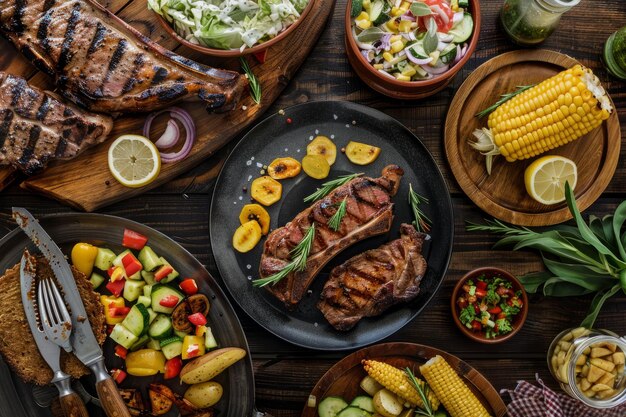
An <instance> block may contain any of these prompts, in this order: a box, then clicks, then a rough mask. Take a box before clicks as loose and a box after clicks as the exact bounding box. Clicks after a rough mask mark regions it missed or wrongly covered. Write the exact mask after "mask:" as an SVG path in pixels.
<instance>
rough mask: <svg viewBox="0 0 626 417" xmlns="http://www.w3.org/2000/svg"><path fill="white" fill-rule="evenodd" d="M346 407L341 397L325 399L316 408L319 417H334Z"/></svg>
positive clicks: (346, 404)
mask: <svg viewBox="0 0 626 417" xmlns="http://www.w3.org/2000/svg"><path fill="white" fill-rule="evenodd" d="M346 407H348V403H347V402H345V401H344V399H343V398H341V397H326V398H324V399H323V400H322V401H321V402H320V405H319V406H318V407H317V414H318V415H319V417H336V416H337V414H339V412H340V411H341V410H343V409H344V408H346ZM355 408H356V407H355Z"/></svg>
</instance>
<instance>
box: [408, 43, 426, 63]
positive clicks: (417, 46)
mask: <svg viewBox="0 0 626 417" xmlns="http://www.w3.org/2000/svg"><path fill="white" fill-rule="evenodd" d="M407 52H408V53H411V54H412V55H413V56H414V57H415V58H417V59H426V58H428V57H429V55H428V54H427V53H426V51H425V50H424V42H423V41H421V40H420V41H417V42H415V43H414V44H412V45H411V46H410V47H409V50H408V51H407Z"/></svg>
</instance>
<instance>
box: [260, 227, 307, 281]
mask: <svg viewBox="0 0 626 417" xmlns="http://www.w3.org/2000/svg"><path fill="white" fill-rule="evenodd" d="M314 236H315V223H313V224H312V225H311V226H310V227H309V228H308V229H307V230H306V233H305V234H304V237H303V238H302V240H301V241H300V243H298V245H297V246H296V247H295V248H293V249H292V250H291V252H290V255H291V262H289V263H288V264H287V265H285V267H284V268H283V269H281V270H280V271H279V272H277V273H275V274H274V275H270V276H269V277H266V278H261V279H255V280H254V281H252V285H254V286H255V287H264V286H266V285H267V284H272V285H274V284H276V283H277V282H279V281H280V280H282V279H283V278H285V277H286V276H287V275H289V274H291V273H292V272H295V271H304V270H305V269H306V262H307V260H308V257H309V253H310V252H311V247H313V238H314Z"/></svg>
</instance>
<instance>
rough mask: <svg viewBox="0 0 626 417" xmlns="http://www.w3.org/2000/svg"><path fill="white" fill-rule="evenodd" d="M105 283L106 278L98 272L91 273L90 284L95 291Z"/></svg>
mask: <svg viewBox="0 0 626 417" xmlns="http://www.w3.org/2000/svg"><path fill="white" fill-rule="evenodd" d="M104 281H105V279H104V277H103V276H102V275H100V274H99V273H97V272H92V273H91V278H89V282H91V285H92V286H93V288H94V289H96V288H98V287H99V286H100V285H102V283H103V282H104Z"/></svg>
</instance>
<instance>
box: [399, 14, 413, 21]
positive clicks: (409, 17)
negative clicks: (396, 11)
mask: <svg viewBox="0 0 626 417" xmlns="http://www.w3.org/2000/svg"><path fill="white" fill-rule="evenodd" d="M400 20H410V21H411V22H415V20H416V19H415V16H413V14H412V13H411V12H406V13H404V14H403V15H402V16H400Z"/></svg>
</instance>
